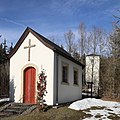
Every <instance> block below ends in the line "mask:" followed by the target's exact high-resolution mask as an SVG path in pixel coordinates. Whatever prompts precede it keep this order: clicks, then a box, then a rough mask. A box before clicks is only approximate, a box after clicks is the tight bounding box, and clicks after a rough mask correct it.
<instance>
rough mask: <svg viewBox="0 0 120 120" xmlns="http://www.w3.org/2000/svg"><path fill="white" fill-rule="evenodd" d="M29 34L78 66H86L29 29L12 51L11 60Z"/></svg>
mask: <svg viewBox="0 0 120 120" xmlns="http://www.w3.org/2000/svg"><path fill="white" fill-rule="evenodd" d="M29 32H31V33H32V34H33V35H34V36H35V37H36V38H37V39H38V40H39V41H41V42H42V43H43V44H44V45H45V46H46V47H48V48H50V49H52V50H53V51H54V52H56V53H58V54H60V55H61V56H63V57H65V58H67V59H69V60H71V61H73V62H75V63H76V64H78V65H80V66H82V67H84V65H83V64H82V63H80V62H79V61H77V60H75V59H74V58H73V57H72V56H71V55H70V54H69V53H68V52H66V51H65V50H64V49H62V48H61V47H59V46H58V45H56V44H55V43H53V42H51V41H50V40H48V39H47V38H45V37H44V36H42V35H40V34H39V33H37V32H36V31H34V30H33V29H31V28H29V27H27V28H26V30H25V31H24V33H23V34H22V36H21V37H20V39H19V40H18V42H17V44H16V45H15V47H14V48H13V50H12V51H11V53H10V54H9V58H11V57H12V56H13V55H14V54H15V53H16V52H17V50H18V48H19V47H20V45H21V44H22V43H23V41H24V39H25V38H26V36H27V35H28V34H29Z"/></svg>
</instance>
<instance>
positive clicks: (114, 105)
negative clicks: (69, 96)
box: [69, 98, 120, 120]
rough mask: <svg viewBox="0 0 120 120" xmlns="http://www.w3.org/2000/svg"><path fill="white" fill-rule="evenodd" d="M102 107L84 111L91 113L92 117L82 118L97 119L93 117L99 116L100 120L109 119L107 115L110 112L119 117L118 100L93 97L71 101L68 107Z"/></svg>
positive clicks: (119, 103) (79, 108) (82, 108)
mask: <svg viewBox="0 0 120 120" xmlns="http://www.w3.org/2000/svg"><path fill="white" fill-rule="evenodd" d="M93 106H94V107H95V106H96V107H104V108H101V109H97V108H96V110H95V109H94V110H92V109H91V110H90V111H89V112H88V111H84V112H85V113H86V114H91V115H92V117H90V118H85V119H84V120H94V119H95V120H99V118H95V116H97V115H99V116H101V118H102V120H110V119H108V118H107V117H108V116H110V114H116V115H118V116H119V117H120V102H111V101H103V100H101V99H95V98H87V99H83V100H79V101H76V102H74V103H72V104H71V105H70V106H69V108H70V109H74V110H86V109H88V108H91V107H93Z"/></svg>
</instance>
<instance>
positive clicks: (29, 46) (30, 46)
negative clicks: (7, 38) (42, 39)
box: [24, 39, 36, 61]
mask: <svg viewBox="0 0 120 120" xmlns="http://www.w3.org/2000/svg"><path fill="white" fill-rule="evenodd" d="M35 46H36V45H31V39H29V45H28V46H25V47H24V49H27V48H28V61H30V49H31V48H32V47H35Z"/></svg>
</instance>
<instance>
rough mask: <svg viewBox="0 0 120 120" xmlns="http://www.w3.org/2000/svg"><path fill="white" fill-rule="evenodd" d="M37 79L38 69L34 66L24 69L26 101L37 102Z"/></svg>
mask: <svg viewBox="0 0 120 120" xmlns="http://www.w3.org/2000/svg"><path fill="white" fill-rule="evenodd" d="M35 81H36V70H35V68H33V67H28V68H26V69H25V70H24V94H23V102H24V103H32V104H34V103H35Z"/></svg>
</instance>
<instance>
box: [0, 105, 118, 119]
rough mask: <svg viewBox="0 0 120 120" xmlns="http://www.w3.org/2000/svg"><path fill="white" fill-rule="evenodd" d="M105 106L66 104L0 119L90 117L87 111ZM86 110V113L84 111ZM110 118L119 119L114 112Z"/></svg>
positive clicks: (98, 116)
mask: <svg viewBox="0 0 120 120" xmlns="http://www.w3.org/2000/svg"><path fill="white" fill-rule="evenodd" d="M103 109H105V107H97V106H94V107H91V108H89V109H86V110H79V111H75V110H71V109H69V108H68V106H65V107H60V108H58V109H56V108H50V109H49V110H47V111H46V112H40V111H38V110H37V109H36V110H34V111H33V112H32V113H30V114H27V115H19V116H14V117H8V118H1V119H0V120H83V119H84V118H88V119H89V118H91V117H92V115H90V114H89V111H91V110H103ZM85 112H88V113H85ZM101 117H102V115H100V114H97V115H96V116H95V118H96V119H98V118H99V119H100V118H101ZM108 118H109V119H112V120H120V116H118V115H116V114H112V113H111V114H110V116H109V117H108Z"/></svg>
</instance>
